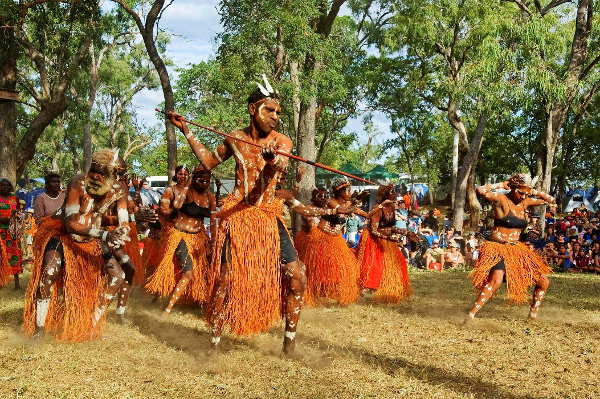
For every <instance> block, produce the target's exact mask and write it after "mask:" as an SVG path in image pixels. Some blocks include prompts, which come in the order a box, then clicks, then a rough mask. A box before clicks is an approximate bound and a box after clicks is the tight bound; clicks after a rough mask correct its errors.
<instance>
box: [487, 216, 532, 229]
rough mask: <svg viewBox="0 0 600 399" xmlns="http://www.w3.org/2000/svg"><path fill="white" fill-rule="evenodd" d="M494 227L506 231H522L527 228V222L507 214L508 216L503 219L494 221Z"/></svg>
mask: <svg viewBox="0 0 600 399" xmlns="http://www.w3.org/2000/svg"><path fill="white" fill-rule="evenodd" d="M494 226H495V227H506V228H508V229H524V228H525V227H527V220H525V219H521V218H518V217H516V216H515V215H513V213H512V212H508V215H506V216H504V217H503V218H499V219H494Z"/></svg>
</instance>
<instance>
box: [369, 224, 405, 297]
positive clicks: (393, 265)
mask: <svg viewBox="0 0 600 399" xmlns="http://www.w3.org/2000/svg"><path fill="white" fill-rule="evenodd" d="M358 259H359V261H360V264H361V273H360V274H361V278H360V280H361V286H362V287H365V288H371V289H375V290H376V291H375V295H374V299H375V300H376V301H378V302H384V303H399V302H401V301H402V300H403V299H405V298H407V297H408V296H409V295H410V294H411V288H410V282H409V279H408V268H407V264H406V259H405V258H404V255H402V252H401V251H400V248H399V247H398V244H397V243H396V242H393V241H389V240H384V239H379V238H376V237H373V235H372V234H371V233H370V232H369V231H368V230H367V229H364V230H363V234H362V236H361V239H360V245H359V249H358Z"/></svg>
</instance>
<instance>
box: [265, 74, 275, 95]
mask: <svg viewBox="0 0 600 399" xmlns="http://www.w3.org/2000/svg"><path fill="white" fill-rule="evenodd" d="M262 78H263V82H265V88H266V89H267V91H268V92H269V94H271V93H274V91H273V86H271V83H269V80H268V79H267V75H265V74H264V73H263V74H262Z"/></svg>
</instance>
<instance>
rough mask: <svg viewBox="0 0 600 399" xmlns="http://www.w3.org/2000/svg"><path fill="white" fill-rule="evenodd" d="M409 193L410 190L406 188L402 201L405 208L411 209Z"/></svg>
mask: <svg viewBox="0 0 600 399" xmlns="http://www.w3.org/2000/svg"><path fill="white" fill-rule="evenodd" d="M411 199H412V198H411V195H410V190H407V191H406V193H405V194H404V195H403V196H402V201H404V205H405V207H406V209H407V210H409V211H410V210H411V209H412V208H411V207H410V205H411V204H412V202H411Z"/></svg>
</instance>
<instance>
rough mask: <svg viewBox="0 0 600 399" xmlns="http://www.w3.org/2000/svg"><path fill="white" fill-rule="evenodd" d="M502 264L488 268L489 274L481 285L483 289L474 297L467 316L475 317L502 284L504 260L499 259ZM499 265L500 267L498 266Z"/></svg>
mask: <svg viewBox="0 0 600 399" xmlns="http://www.w3.org/2000/svg"><path fill="white" fill-rule="evenodd" d="M501 262H502V264H501V265H500V264H498V265H496V266H494V267H493V268H492V270H490V274H489V276H488V280H487V283H486V284H485V285H484V286H483V289H482V290H481V292H480V293H479V295H478V296H477V298H476V299H475V303H474V304H473V307H472V308H471V310H470V311H469V317H470V318H472V319H473V318H475V315H476V314H477V312H479V311H480V310H481V308H482V307H483V306H484V305H485V304H486V303H487V302H488V301H489V300H490V299H491V298H492V297H493V296H494V294H495V293H496V291H498V288H500V286H501V285H502V281H503V280H504V273H505V269H504V267H503V266H504V262H503V261H501ZM498 266H500V267H498Z"/></svg>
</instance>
